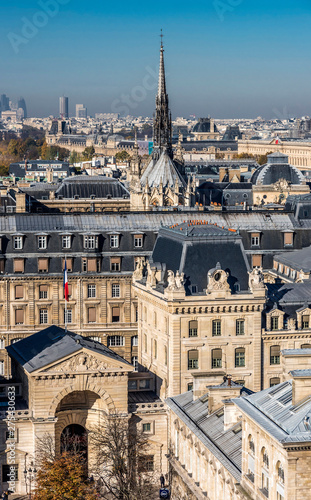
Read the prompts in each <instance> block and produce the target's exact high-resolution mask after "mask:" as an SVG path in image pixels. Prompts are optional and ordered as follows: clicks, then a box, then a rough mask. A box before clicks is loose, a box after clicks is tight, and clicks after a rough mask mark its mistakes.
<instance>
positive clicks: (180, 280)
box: [175, 271, 185, 289]
mask: <svg viewBox="0 0 311 500" xmlns="http://www.w3.org/2000/svg"><path fill="white" fill-rule="evenodd" d="M184 282H185V273H181V274H179V271H177V272H176V276H175V286H176V288H177V289H179V288H182V287H183V284H184Z"/></svg>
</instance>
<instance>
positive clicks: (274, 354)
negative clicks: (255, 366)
mask: <svg viewBox="0 0 311 500" xmlns="http://www.w3.org/2000/svg"><path fill="white" fill-rule="evenodd" d="M279 364H280V346H279V345H273V346H271V347H270V365H279Z"/></svg>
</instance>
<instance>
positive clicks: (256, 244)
mask: <svg viewBox="0 0 311 500" xmlns="http://www.w3.org/2000/svg"><path fill="white" fill-rule="evenodd" d="M259 242H260V233H252V247H259Z"/></svg>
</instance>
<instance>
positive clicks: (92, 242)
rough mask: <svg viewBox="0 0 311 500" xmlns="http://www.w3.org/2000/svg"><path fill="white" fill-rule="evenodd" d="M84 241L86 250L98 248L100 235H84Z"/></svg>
mask: <svg viewBox="0 0 311 500" xmlns="http://www.w3.org/2000/svg"><path fill="white" fill-rule="evenodd" d="M83 241H84V248H85V249H86V250H94V249H95V248H98V236H84V238H83Z"/></svg>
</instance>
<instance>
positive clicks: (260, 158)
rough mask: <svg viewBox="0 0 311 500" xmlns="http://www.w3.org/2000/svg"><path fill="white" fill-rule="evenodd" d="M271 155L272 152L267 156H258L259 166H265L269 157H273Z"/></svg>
mask: <svg viewBox="0 0 311 500" xmlns="http://www.w3.org/2000/svg"><path fill="white" fill-rule="evenodd" d="M271 153H272V151H269V152H268V153H266V154H265V155H260V156H257V163H259V165H265V164H266V163H267V161H268V155H271Z"/></svg>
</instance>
